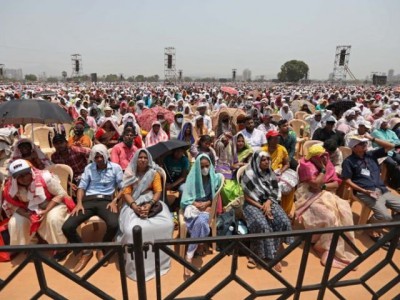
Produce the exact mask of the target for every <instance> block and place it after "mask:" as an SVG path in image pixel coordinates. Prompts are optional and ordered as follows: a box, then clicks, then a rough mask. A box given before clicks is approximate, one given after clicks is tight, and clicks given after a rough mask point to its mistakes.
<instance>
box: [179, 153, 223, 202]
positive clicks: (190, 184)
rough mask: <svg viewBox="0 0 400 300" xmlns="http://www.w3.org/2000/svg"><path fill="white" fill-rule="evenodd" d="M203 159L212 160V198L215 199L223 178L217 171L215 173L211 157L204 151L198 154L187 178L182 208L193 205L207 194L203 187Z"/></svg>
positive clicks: (210, 174)
mask: <svg viewBox="0 0 400 300" xmlns="http://www.w3.org/2000/svg"><path fill="white" fill-rule="evenodd" d="M202 159H207V160H208V161H209V162H210V170H209V176H210V183H211V193H212V195H211V197H212V199H214V196H215V192H216V191H217V190H218V188H219V186H220V185H221V178H220V176H219V175H218V174H217V173H215V169H214V166H213V164H212V163H211V160H210V157H209V156H208V155H207V154H204V153H202V154H200V155H198V156H197V157H196V160H195V162H194V164H193V166H192V168H191V169H190V172H189V174H188V176H187V178H186V184H185V189H184V191H183V194H182V200H181V208H183V209H184V208H185V207H186V206H188V205H191V204H192V203H193V202H195V201H196V200H197V199H201V198H203V197H205V196H206V194H205V191H204V187H203V176H202V174H201V160H202Z"/></svg>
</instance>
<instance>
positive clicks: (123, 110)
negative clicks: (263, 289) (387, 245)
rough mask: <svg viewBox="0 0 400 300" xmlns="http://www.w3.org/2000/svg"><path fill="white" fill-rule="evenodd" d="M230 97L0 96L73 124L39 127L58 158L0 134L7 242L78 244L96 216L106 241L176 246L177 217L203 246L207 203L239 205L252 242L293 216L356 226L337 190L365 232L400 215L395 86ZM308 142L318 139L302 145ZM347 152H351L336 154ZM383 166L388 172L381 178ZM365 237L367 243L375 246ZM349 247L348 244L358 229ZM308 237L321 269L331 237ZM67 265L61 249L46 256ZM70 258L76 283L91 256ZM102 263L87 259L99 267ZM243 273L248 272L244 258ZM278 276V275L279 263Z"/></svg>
mask: <svg viewBox="0 0 400 300" xmlns="http://www.w3.org/2000/svg"><path fill="white" fill-rule="evenodd" d="M231 87H234V88H236V90H235V89H229V90H228V89H225V88H224V87H222V86H215V85H212V84H201V85H199V84H187V85H164V84H159V85H156V84H154V85H150V84H140V85H132V84H128V83H126V84H122V83H121V84H114V85H112V84H105V83H104V84H103V83H99V84H91V85H89V84H88V85H85V84H81V85H77V84H57V85H46V84H42V85H39V84H38V85H31V86H24V85H7V86H6V85H4V86H0V102H5V101H19V100H20V99H38V98H39V99H41V100H42V101H51V102H54V103H57V105H59V106H60V107H62V108H63V109H64V110H65V111H66V112H67V113H68V114H69V115H70V116H71V118H72V119H73V123H72V124H63V126H58V125H56V124H46V127H51V128H53V129H54V130H53V131H52V133H51V142H52V143H51V144H52V147H53V150H52V153H46V154H45V153H43V151H42V150H41V148H40V145H37V144H35V141H34V140H32V138H31V136H30V132H29V131H24V130H23V129H21V128H23V127H22V126H21V124H13V125H7V126H3V128H1V129H0V164H1V165H0V167H5V168H6V170H7V172H6V174H4V175H5V181H4V188H3V193H2V210H3V211H2V215H3V216H4V217H8V218H9V225H8V228H9V232H10V237H11V239H10V244H12V245H27V244H29V243H31V242H32V238H33V237H34V236H35V234H38V235H39V236H40V237H41V238H42V239H43V240H44V241H46V242H47V243H50V244H62V243H66V242H67V241H68V242H70V243H81V242H82V238H81V236H80V234H79V230H78V229H79V227H80V226H81V224H82V223H84V222H85V221H87V220H89V219H90V218H91V217H93V216H98V217H100V218H101V219H102V220H103V221H104V222H105V223H106V231H105V234H104V236H103V242H110V241H113V240H115V241H118V242H121V243H131V242H132V228H133V226H135V225H140V226H141V227H142V228H143V240H144V241H153V240H155V239H161V238H172V236H173V231H174V227H175V228H177V227H178V226H177V225H178V224H177V222H178V217H177V216H178V214H179V212H181V213H182V214H183V215H184V222H185V225H186V227H187V230H188V233H189V235H190V237H206V236H208V235H209V234H210V227H209V223H210V218H214V217H215V213H216V212H214V211H212V207H215V206H213V201H220V205H216V206H217V207H218V206H220V208H219V209H218V211H217V213H219V214H221V213H223V212H224V211H225V210H228V209H230V208H231V207H232V206H233V205H232V204H233V203H235V209H236V210H237V215H238V216H239V217H240V218H241V221H243V222H244V224H246V226H247V228H248V232H249V233H268V232H282V231H291V230H292V224H293V221H294V220H295V219H296V220H298V221H299V222H300V223H302V224H303V226H304V227H305V228H310V229H312V228H324V227H336V226H348V225H353V224H354V223H353V215H352V210H351V206H350V203H349V201H348V200H347V199H342V198H341V197H340V196H341V195H340V194H339V193H338V190H340V186H342V185H343V184H346V185H347V186H349V187H350V188H351V189H352V191H353V192H354V194H355V195H356V196H357V197H358V199H359V200H360V201H361V202H362V203H363V204H364V205H366V206H367V207H369V208H370V209H371V210H372V212H373V215H372V216H371V218H370V220H369V221H370V222H384V221H392V220H397V219H400V196H399V195H398V194H397V193H396V191H395V190H397V189H399V188H400V180H399V176H400V175H399V174H400V172H398V171H399V170H400V155H399V154H398V148H400V108H399V105H400V99H399V97H400V90H399V89H396V88H392V87H374V86H332V85H322V84H315V85H264V86H262V85H261V84H257V85H255V84H254V85H251V84H239V83H232V84H231ZM227 91H228V92H227ZM298 120H300V124H303V125H302V126H301V128H298V126H297V125H296V124H297V123H298V122H297V121H298ZM296 122H297V123H296ZM43 126H44V125H43ZM169 140H180V141H182V142H184V143H185V145H186V146H185V147H179V148H177V149H175V150H173V151H169V152H166V153H165V155H162V156H160V157H157V158H155V159H153V157H152V154H151V152H150V151H149V148H150V149H151V147H152V146H155V145H157V144H158V143H161V142H166V141H169ZM306 140H314V141H316V143H315V144H313V145H312V146H310V147H309V148H307V149H306V147H305V143H304V142H305V141H306ZM343 147H345V149H348V150H349V151H350V152H351V154H350V155H347V156H346V157H345V158H344V157H343V151H342V149H343ZM52 164H66V165H68V166H70V167H71V168H72V170H73V178H71V180H70V182H69V183H68V184H69V191H70V192H69V193H68V191H66V190H65V189H63V187H62V186H61V184H60V181H59V180H58V178H57V177H56V176H54V175H53V174H51V173H50V172H49V170H48V168H49V166H51V165H52ZM383 165H384V166H385V167H386V168H387V170H388V172H387V175H386V178H383V179H382V178H381V169H382V166H383ZM240 169H241V170H240ZM239 171H241V173H240V174H241V175H240V176H237V173H238V172H239ZM163 176H165V178H164V177H163ZM164 179H165V181H166V183H165V184H163V181H164ZM385 182H386V183H387V184H388V185H389V186H390V188H391V189H388V187H387V186H386V185H385ZM218 192H220V193H219V197H218ZM166 195H167V196H166ZM218 199H219V200H218ZM388 208H389V209H391V210H392V213H390V212H388ZM369 234H370V236H371V238H372V239H373V240H374V241H376V240H378V239H379V238H381V236H382V233H381V232H375V231H374V232H370V233H369ZM348 238H349V239H350V240H352V241H354V240H355V237H354V234H353V233H349V234H348ZM313 239H314V240H313V244H314V250H315V251H316V253H317V255H319V256H320V258H321V263H322V264H323V265H324V264H325V263H326V259H327V255H328V251H329V248H330V243H331V240H330V239H331V235H329V234H326V235H320V236H314V237H313ZM290 243H292V239H291V238H286V239H282V240H281V239H271V238H269V239H265V240H258V241H254V242H251V244H250V247H251V249H252V250H253V251H254V252H255V253H256V254H257V255H258V256H259V257H261V258H262V259H265V260H266V261H269V260H272V259H274V258H275V257H276V255H277V253H278V252H279V251H280V250H281V249H282V247H284V246H283V244H287V245H288V244H290ZM206 252H207V247H206V246H205V245H197V244H190V245H189V246H188V248H187V250H186V254H185V259H186V260H187V261H189V262H191V261H192V260H193V259H194V257H195V255H204V254H205V253H206ZM68 255H69V252H68V251H61V252H57V253H54V259H56V260H58V261H61V260H63V259H65V258H66V257H67V256H68ZM74 255H76V256H77V257H78V258H79V259H78V262H77V264H76V266H75V267H74V272H76V273H78V272H80V271H82V270H83V269H84V268H85V267H86V265H87V263H88V262H89V261H90V259H91V258H92V257H93V251H91V250H83V251H81V252H76V253H74ZM105 255H106V253H104V252H102V251H97V252H96V257H97V259H99V260H102V261H103V262H104V265H107V263H108V262H107V260H105V259H104V256H105ZM125 259H126V271H127V275H128V276H129V277H130V278H132V279H136V272H135V264H134V262H133V261H132V259H131V257H130V255H126V257H125ZM353 259H354V254H353V253H351V252H349V251H348V250H347V248H346V247H345V242H344V241H343V240H340V241H339V243H338V246H337V249H336V254H335V260H334V263H333V266H334V267H337V268H343V267H345V266H346V265H348V264H349V263H350V262H351V261H352V260H353ZM160 261H161V274H164V273H166V272H167V271H168V270H169V268H170V259H169V257H168V256H167V255H166V254H162V255H161V257H160ZM247 266H248V267H249V268H255V267H256V266H257V264H256V262H255V261H254V260H253V259H251V258H249V260H248V264H247ZM145 267H146V279H147V280H148V279H151V278H153V277H154V276H155V268H154V257H153V255H152V253H151V252H148V253H147V258H146V259H145ZM274 268H275V270H276V271H278V272H281V271H282V265H280V264H279V263H278V264H276V265H275V267H274ZM185 275H187V276H190V275H191V274H190V271H189V270H185Z"/></svg>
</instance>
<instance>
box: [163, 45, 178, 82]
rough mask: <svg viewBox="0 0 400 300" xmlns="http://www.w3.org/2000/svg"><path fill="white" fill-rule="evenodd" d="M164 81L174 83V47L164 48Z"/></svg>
mask: <svg viewBox="0 0 400 300" xmlns="http://www.w3.org/2000/svg"><path fill="white" fill-rule="evenodd" d="M164 78H165V79H164V80H165V81H169V82H176V52H175V48H174V47H166V48H164Z"/></svg>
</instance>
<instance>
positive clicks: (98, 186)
mask: <svg viewBox="0 0 400 300" xmlns="http://www.w3.org/2000/svg"><path fill="white" fill-rule="evenodd" d="M89 161H91V163H90V164H89V165H87V166H86V168H85V171H84V172H83V174H82V177H81V180H80V182H79V186H78V191H77V205H76V207H75V209H74V210H73V211H72V213H71V216H70V217H69V218H68V220H67V221H66V222H65V223H64V225H63V226H62V231H63V232H64V234H65V236H66V237H67V239H68V241H69V242H70V243H81V242H82V239H81V237H80V236H79V235H78V233H77V231H76V229H77V228H78V227H79V226H80V225H81V224H82V223H83V222H85V221H86V220H88V219H89V218H91V217H93V216H99V217H100V218H101V219H103V221H104V222H105V223H106V226H107V229H106V233H105V235H104V237H103V242H111V241H112V240H113V238H114V237H115V235H116V233H117V231H118V214H117V206H116V202H117V198H114V193H115V191H116V188H117V187H118V188H122V176H123V173H122V169H121V167H120V166H119V165H117V164H115V163H113V162H110V161H109V155H108V150H107V148H106V146H104V145H103V144H97V145H95V146H93V148H92V150H91V151H90V156H89ZM78 254H79V252H75V255H78ZM92 256H93V252H92V250H83V251H82V253H81V257H80V259H79V261H78V263H77V264H76V266H75V268H74V270H73V271H74V272H75V273H78V272H80V271H81V270H83V269H84V268H85V266H86V265H87V263H88V262H89V261H90V259H91V258H92ZM96 256H97V259H98V260H100V259H102V258H103V257H104V253H103V252H102V251H97V253H96Z"/></svg>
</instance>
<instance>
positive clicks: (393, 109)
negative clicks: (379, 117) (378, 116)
mask: <svg viewBox="0 0 400 300" xmlns="http://www.w3.org/2000/svg"><path fill="white" fill-rule="evenodd" d="M384 116H385V118H392V117H396V118H397V117H400V109H399V102H398V101H395V100H394V101H393V102H392V104H391V105H390V107H389V108H387V109H385V111H384Z"/></svg>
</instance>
